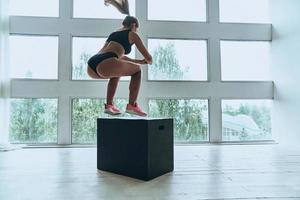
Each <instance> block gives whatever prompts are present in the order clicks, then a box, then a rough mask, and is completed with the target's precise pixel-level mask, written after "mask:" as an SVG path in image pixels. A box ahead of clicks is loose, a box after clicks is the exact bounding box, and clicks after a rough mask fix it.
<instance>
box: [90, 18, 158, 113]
mask: <svg viewBox="0 0 300 200" xmlns="http://www.w3.org/2000/svg"><path fill="white" fill-rule="evenodd" d="M122 25H123V27H121V28H119V29H117V30H116V31H115V32H112V33H111V34H110V35H109V37H108V39H107V40H106V42H105V44H104V46H103V47H102V49H101V50H100V51H99V52H98V53H97V54H96V55H94V56H92V57H91V58H90V59H89V60H88V67H87V73H88V75H89V76H90V77H91V78H94V79H109V82H108V86H107V97H106V104H105V105H104V107H105V111H104V112H105V113H107V114H110V115H118V114H121V113H122V112H121V111H120V109H118V108H117V107H116V106H115V105H114V104H113V98H114V95H115V92H116V89H117V86H118V83H119V81H120V77H122V76H131V80H130V85H129V102H128V104H127V106H126V112H127V113H130V114H134V115H139V116H147V113H145V112H144V111H143V110H142V109H141V108H140V107H139V105H138V104H137V98H138V93H139V89H140V84H141V75H142V74H141V67H140V65H142V64H152V56H151V55H150V53H149V52H148V50H147V49H146V48H145V46H144V44H143V42H142V40H141V38H140V37H139V35H138V33H137V29H138V27H139V22H138V20H137V18H135V17H132V16H126V17H125V19H124V20H123V23H122ZM133 44H135V45H136V47H137V49H138V50H139V51H140V52H141V54H142V55H143V56H144V59H142V60H138V59H131V58H129V57H127V56H125V55H127V54H129V53H130V52H131V47H132V45H133Z"/></svg>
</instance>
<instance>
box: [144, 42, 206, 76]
mask: <svg viewBox="0 0 300 200" xmlns="http://www.w3.org/2000/svg"><path fill="white" fill-rule="evenodd" d="M148 48H149V51H150V52H151V54H152V55H153V65H149V68H148V69H149V70H148V75H149V80H189V81H194V80H197V81H205V80H207V44H206V41H199V40H167V39H149V40H148ZM191 50H192V51H191Z"/></svg>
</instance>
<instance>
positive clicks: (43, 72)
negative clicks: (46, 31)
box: [10, 35, 58, 79]
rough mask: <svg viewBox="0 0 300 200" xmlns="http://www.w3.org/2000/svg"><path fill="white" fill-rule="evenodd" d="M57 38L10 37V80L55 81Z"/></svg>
mask: <svg viewBox="0 0 300 200" xmlns="http://www.w3.org/2000/svg"><path fill="white" fill-rule="evenodd" d="M57 63H58V37H53V36H17V35H14V36H10V66H11V67H10V69H11V72H10V73H11V74H10V76H11V77H12V78H36V79H57V69H58V64H57Z"/></svg>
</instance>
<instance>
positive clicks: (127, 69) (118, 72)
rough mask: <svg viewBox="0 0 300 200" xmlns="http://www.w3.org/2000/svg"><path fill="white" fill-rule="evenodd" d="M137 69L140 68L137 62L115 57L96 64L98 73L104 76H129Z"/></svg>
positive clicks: (137, 70) (139, 69)
mask: <svg viewBox="0 0 300 200" xmlns="http://www.w3.org/2000/svg"><path fill="white" fill-rule="evenodd" d="M139 71H141V68H140V66H139V65H138V64H135V63H132V62H128V61H125V60H119V59H117V58H109V59H106V60H104V61H102V62H101V63H100V64H99V65H98V66H97V72H98V74H100V75H102V76H103V77H106V78H112V77H121V76H131V75H133V74H135V73H137V72H139Z"/></svg>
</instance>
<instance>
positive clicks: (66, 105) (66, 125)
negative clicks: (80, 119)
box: [58, 0, 73, 144]
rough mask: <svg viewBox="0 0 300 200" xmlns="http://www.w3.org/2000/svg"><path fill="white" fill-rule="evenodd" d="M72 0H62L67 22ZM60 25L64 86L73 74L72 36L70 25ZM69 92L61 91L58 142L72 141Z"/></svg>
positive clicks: (69, 142) (67, 142) (61, 77)
mask: <svg viewBox="0 0 300 200" xmlns="http://www.w3.org/2000/svg"><path fill="white" fill-rule="evenodd" d="M72 3H73V2H72V0H60V9H59V14H60V18H61V20H62V22H65V23H67V22H68V21H69V20H70V19H71V18H72V10H73V6H72ZM63 24H64V23H62V26H61V27H60V28H61V30H62V33H61V34H60V37H59V59H58V66H59V68H58V69H59V70H58V80H59V85H60V86H61V87H62V88H67V87H64V85H68V83H69V82H70V81H71V76H72V37H71V34H70V30H68V29H67V27H68V26H64V25H63ZM71 103H72V102H71V99H70V96H69V92H65V93H64V92H61V93H59V100H58V144H71V143H72V139H71V138H72V136H71V135H72V129H71V122H72V109H71V108H72V106H71Z"/></svg>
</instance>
